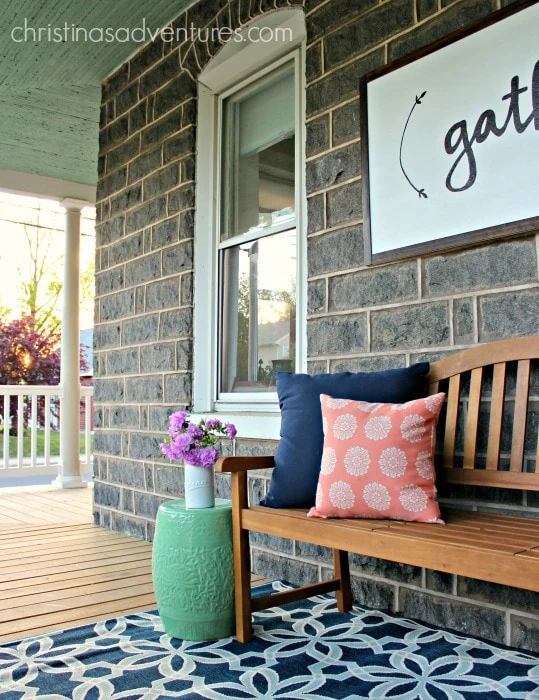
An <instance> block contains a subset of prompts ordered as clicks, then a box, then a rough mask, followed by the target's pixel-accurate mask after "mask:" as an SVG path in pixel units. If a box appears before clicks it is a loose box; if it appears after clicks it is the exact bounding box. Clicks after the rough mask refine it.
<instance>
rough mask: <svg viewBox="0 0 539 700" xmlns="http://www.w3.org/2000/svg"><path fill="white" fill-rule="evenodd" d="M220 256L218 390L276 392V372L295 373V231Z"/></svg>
mask: <svg viewBox="0 0 539 700" xmlns="http://www.w3.org/2000/svg"><path fill="white" fill-rule="evenodd" d="M221 255H222V271H223V297H222V307H223V312H222V319H223V333H222V338H223V352H222V367H221V391H223V392H246V391H249V392H252V391H275V371H277V370H281V371H285V372H294V370H295V353H296V230H295V229H292V230H290V231H285V232H283V233H278V234H275V235H273V236H266V237H264V238H260V239H258V240H254V241H250V242H249V243H244V244H241V245H238V246H231V247H229V248H225V249H224V250H223V251H222V254H221Z"/></svg>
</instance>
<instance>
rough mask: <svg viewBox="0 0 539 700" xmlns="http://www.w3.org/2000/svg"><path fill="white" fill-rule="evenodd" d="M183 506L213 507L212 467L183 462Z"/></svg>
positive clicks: (213, 478)
mask: <svg viewBox="0 0 539 700" xmlns="http://www.w3.org/2000/svg"><path fill="white" fill-rule="evenodd" d="M184 474H185V507H186V508H213V507H214V506H215V476H214V471H213V467H209V468H206V467H198V466H196V465H194V464H188V463H187V462H185V464H184Z"/></svg>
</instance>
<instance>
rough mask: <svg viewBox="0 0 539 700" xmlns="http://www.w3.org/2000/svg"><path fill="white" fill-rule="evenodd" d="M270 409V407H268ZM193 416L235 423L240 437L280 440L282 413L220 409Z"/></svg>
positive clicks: (194, 418) (197, 418) (197, 419)
mask: <svg viewBox="0 0 539 700" xmlns="http://www.w3.org/2000/svg"><path fill="white" fill-rule="evenodd" d="M268 409H269V407H268ZM191 418H192V420H194V421H197V422H198V421H199V420H201V419H202V418H204V420H208V418H218V419H219V420H222V421H226V422H227V423H233V424H234V425H235V426H236V428H237V431H238V435H237V437H238V438H250V439H258V440H279V439H280V429H281V414H280V412H279V411H278V410H277V412H275V411H272V412H269V410H268V411H267V412H261V411H260V412H258V411H257V412H251V413H250V412H248V411H243V412H241V413H240V412H239V411H229V412H228V411H219V413H215V412H210V413H192V414H191Z"/></svg>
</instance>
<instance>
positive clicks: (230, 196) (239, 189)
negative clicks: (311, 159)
mask: <svg viewBox="0 0 539 700" xmlns="http://www.w3.org/2000/svg"><path fill="white" fill-rule="evenodd" d="M223 116H224V133H223V179H222V182H223V195H222V217H221V240H226V239H228V238H231V237H234V236H238V235H241V234H244V233H248V232H250V231H253V230H255V231H256V230H257V229H258V228H265V227H268V226H273V225H279V224H282V223H283V222H288V221H292V220H293V219H294V201H295V186H294V185H295V183H294V164H295V128H294V124H295V103H294V72H293V69H292V68H285V69H284V70H281V71H278V72H277V75H275V76H271V77H269V78H266V79H263V80H261V81H259V83H257V84H256V85H255V86H254V87H251V88H250V89H248V90H246V91H242V93H240V95H238V96H236V95H234V96H232V97H229V98H228V99H227V100H225V102H224V105H223Z"/></svg>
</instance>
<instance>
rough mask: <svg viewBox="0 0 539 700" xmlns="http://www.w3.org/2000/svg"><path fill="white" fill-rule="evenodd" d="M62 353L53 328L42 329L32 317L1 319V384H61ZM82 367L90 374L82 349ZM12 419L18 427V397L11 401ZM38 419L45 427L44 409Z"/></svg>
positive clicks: (13, 423)
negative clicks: (10, 319)
mask: <svg viewBox="0 0 539 700" xmlns="http://www.w3.org/2000/svg"><path fill="white" fill-rule="evenodd" d="M60 352H61V349H60V333H59V332H58V331H57V330H54V329H52V328H43V327H41V328H39V327H38V326H37V324H36V321H35V318H34V317H33V316H24V317H23V318H20V319H17V320H15V321H7V320H5V319H2V318H0V384H47V385H55V384H59V383H60ZM80 367H81V369H82V370H88V363H87V362H86V358H85V357H84V354H83V352H82V348H81V351H80ZM10 416H11V418H12V425H13V427H16V425H17V420H16V418H17V399H16V397H12V399H11V406H10ZM39 417H40V422H41V423H42V422H43V407H42V406H40V407H39ZM25 422H26V421H25Z"/></svg>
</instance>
